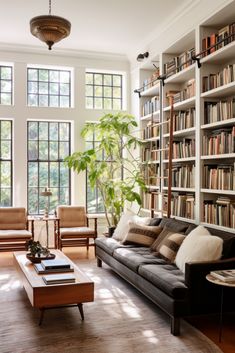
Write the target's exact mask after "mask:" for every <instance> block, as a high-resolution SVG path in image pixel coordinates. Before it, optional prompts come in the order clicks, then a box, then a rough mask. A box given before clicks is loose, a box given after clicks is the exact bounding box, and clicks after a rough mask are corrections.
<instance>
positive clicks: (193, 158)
mask: <svg viewBox="0 0 235 353" xmlns="http://www.w3.org/2000/svg"><path fill="white" fill-rule="evenodd" d="M195 159H196V157H187V158H177V159H172V162H173V163H184V162H192V161H195ZM168 162H169V161H168V159H163V163H168Z"/></svg>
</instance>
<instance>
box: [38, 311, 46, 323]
mask: <svg viewBox="0 0 235 353" xmlns="http://www.w3.org/2000/svg"><path fill="white" fill-rule="evenodd" d="M39 310H40V318H39V323H38V325H39V326H41V324H42V321H43V318H44V311H45V309H44V308H42V309H39Z"/></svg>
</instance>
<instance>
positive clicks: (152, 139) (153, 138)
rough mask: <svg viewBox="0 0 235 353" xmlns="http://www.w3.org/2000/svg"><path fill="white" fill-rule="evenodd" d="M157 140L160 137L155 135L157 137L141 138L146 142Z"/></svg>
mask: <svg viewBox="0 0 235 353" xmlns="http://www.w3.org/2000/svg"><path fill="white" fill-rule="evenodd" d="M158 140H160V137H159V136H157V137H151V138H149V139H145V140H143V141H142V142H143V143H145V142H146V143H147V142H153V141H158Z"/></svg>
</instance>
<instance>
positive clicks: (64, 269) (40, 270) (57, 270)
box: [34, 263, 74, 274]
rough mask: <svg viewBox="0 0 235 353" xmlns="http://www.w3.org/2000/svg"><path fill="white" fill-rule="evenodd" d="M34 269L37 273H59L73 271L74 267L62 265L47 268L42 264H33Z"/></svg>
mask: <svg viewBox="0 0 235 353" xmlns="http://www.w3.org/2000/svg"><path fill="white" fill-rule="evenodd" d="M34 268H35V271H36V272H37V273H38V274H47V273H61V272H74V268H73V267H72V266H70V267H62V268H49V269H45V268H44V267H43V266H42V264H40V263H39V264H34Z"/></svg>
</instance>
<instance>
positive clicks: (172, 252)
mask: <svg viewBox="0 0 235 353" xmlns="http://www.w3.org/2000/svg"><path fill="white" fill-rule="evenodd" d="M184 239H185V235H184V234H181V233H173V234H169V235H168V236H166V237H165V238H164V239H163V241H162V242H161V243H160V244H159V246H158V247H157V252H156V255H158V256H160V257H161V258H163V259H164V260H166V261H167V262H170V263H173V262H174V261H175V257H176V255H177V252H178V250H179V248H180V246H181V244H182V242H183V240H184Z"/></svg>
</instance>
